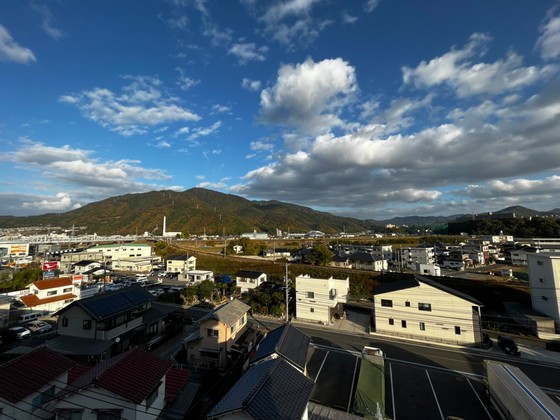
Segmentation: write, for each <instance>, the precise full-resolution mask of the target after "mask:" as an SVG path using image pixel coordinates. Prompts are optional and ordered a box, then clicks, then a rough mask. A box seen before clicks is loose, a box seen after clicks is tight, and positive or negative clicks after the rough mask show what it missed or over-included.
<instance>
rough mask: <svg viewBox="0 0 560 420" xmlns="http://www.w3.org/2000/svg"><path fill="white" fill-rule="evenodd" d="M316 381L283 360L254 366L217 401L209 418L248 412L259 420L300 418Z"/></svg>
mask: <svg viewBox="0 0 560 420" xmlns="http://www.w3.org/2000/svg"><path fill="white" fill-rule="evenodd" d="M312 391H313V381H312V380H311V379H309V378H307V377H306V376H305V375H303V374H302V373H301V372H299V371H298V370H296V369H295V368H294V367H293V366H291V365H290V364H288V363H287V362H285V361H284V360H282V359H276V360H270V361H267V362H264V363H261V364H258V365H256V366H253V367H251V368H250V369H249V370H248V371H247V372H246V373H245V374H244V375H243V376H242V377H241V379H240V380H239V381H237V383H236V384H235V385H234V386H233V387H232V388H231V389H230V391H229V392H228V393H227V394H226V395H225V396H224V397H223V398H222V399H221V400H220V402H218V404H216V406H215V407H214V408H213V409H212V410H211V411H210V413H209V414H208V418H216V417H218V416H222V415H224V414H227V413H234V412H236V411H245V412H246V413H247V414H248V415H249V416H251V417H252V418H253V419H255V420H260V419H263V420H269V419H278V420H291V419H299V418H301V417H302V414H303V413H304V410H305V407H306V405H307V403H308V401H309V397H310V395H311V392H312Z"/></svg>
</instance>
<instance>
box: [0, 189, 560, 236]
mask: <svg viewBox="0 0 560 420" xmlns="http://www.w3.org/2000/svg"><path fill="white" fill-rule="evenodd" d="M514 213H515V215H516V216H517V217H534V216H549V215H552V214H556V215H558V214H560V209H558V208H556V209H553V210H551V211H548V212H540V211H536V210H532V209H528V208H526V207H522V206H510V207H507V208H504V209H502V210H498V211H495V212H488V213H480V214H474V215H468V214H463V215H461V214H458V215H452V216H404V217H402V216H401V217H394V218H392V219H388V220H373V219H366V220H361V219H355V218H351V217H342V216H335V215H333V214H331V213H328V212H321V211H317V210H313V209H311V208H309V207H305V206H300V205H297V204H291V203H285V202H281V201H277V200H269V201H263V200H259V201H251V200H248V199H246V198H243V197H240V196H237V195H233V194H226V193H221V192H217V191H213V190H208V189H205V188H191V189H189V190H185V191H182V192H177V191H171V190H161V191H150V192H146V193H134V194H125V195H121V196H115V197H109V198H106V199H104V200H101V201H98V202H94V203H89V204H87V205H85V206H83V207H81V208H79V209H75V210H70V211H68V212H64V213H47V214H43V215H38V216H21V217H17V216H0V228H13V227H25V226H41V225H42V226H45V227H46V226H63V227H65V228H67V229H68V228H70V227H73V226H74V227H75V226H77V227H78V228H79V229H81V228H83V227H85V229H82V230H85V232H82V233H90V234H91V233H97V234H100V235H106V234H123V235H125V234H143V233H144V232H148V233H150V234H155V235H161V233H162V227H163V226H162V225H163V217H164V216H165V217H166V220H167V225H166V230H167V231H168V232H171V231H177V232H182V233H183V234H184V235H185V236H189V235H200V234H208V235H222V234H224V233H225V234H227V235H238V234H241V233H246V232H252V231H255V230H256V231H261V232H267V233H269V234H275V233H276V229H280V230H282V231H285V232H287V231H291V232H292V233H295V232H307V231H310V230H320V231H323V232H325V233H328V234H332V233H339V232H343V231H346V232H360V231H364V230H377V231H379V230H380V229H381V228H385V226H386V225H387V224H393V225H396V226H404V225H407V226H433V225H444V224H447V223H449V222H453V221H457V220H461V219H462V220H468V219H472V218H474V219H478V218H488V217H494V215H509V214H514ZM498 217H499V216H498Z"/></svg>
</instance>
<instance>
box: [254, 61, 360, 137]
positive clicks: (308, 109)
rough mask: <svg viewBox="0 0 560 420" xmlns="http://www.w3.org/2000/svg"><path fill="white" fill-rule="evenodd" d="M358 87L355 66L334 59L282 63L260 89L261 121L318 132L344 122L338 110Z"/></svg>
mask: <svg viewBox="0 0 560 420" xmlns="http://www.w3.org/2000/svg"><path fill="white" fill-rule="evenodd" d="M357 89H358V86H357V83H356V75H355V71H354V68H353V67H352V66H350V65H349V64H348V63H347V62H346V61H344V60H342V59H340V58H336V59H327V60H323V61H320V62H318V63H315V62H314V61H313V60H312V59H307V60H306V61H305V62H303V63H301V64H297V65H283V66H281V67H280V69H279V70H278V78H277V80H276V83H275V85H274V86H273V87H271V88H268V89H265V90H263V91H262V92H261V110H260V118H261V121H263V122H265V123H269V124H278V125H284V126H292V127H295V128H297V129H300V130H302V131H304V132H309V133H315V134H318V133H320V132H324V131H328V130H329V129H330V128H331V127H333V126H340V125H343V122H342V120H341V119H340V118H339V115H338V112H339V111H340V110H341V108H342V107H343V106H344V105H346V104H347V103H348V101H349V100H350V99H351V95H352V94H353V93H355V92H356V91H357Z"/></svg>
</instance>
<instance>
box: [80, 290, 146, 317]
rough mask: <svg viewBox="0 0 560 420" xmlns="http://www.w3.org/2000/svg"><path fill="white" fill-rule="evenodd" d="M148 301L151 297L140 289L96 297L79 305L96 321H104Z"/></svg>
mask: <svg viewBox="0 0 560 420" xmlns="http://www.w3.org/2000/svg"><path fill="white" fill-rule="evenodd" d="M149 300H151V296H149V297H148V296H146V293H145V292H144V291H143V290H142V289H137V288H130V289H126V290H124V291H119V292H117V293H107V294H103V295H101V296H98V297H97V296H96V298H95V299H86V300H84V301H82V302H81V304H82V306H83V307H84V308H85V309H86V310H87V311H88V312H90V313H91V314H92V315H93V316H94V317H95V318H96V319H105V318H107V317H110V316H113V315H116V314H118V313H121V312H125V311H127V310H129V309H132V308H134V307H136V306H138V305H141V304H143V303H146V302H148V301H149Z"/></svg>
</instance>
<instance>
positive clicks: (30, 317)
mask: <svg viewBox="0 0 560 420" xmlns="http://www.w3.org/2000/svg"><path fill="white" fill-rule="evenodd" d="M40 316H43V314H42V313H40V312H29V313H27V314H23V315H20V316H19V322H29V321H35V320H36V319H39V317H40Z"/></svg>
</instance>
